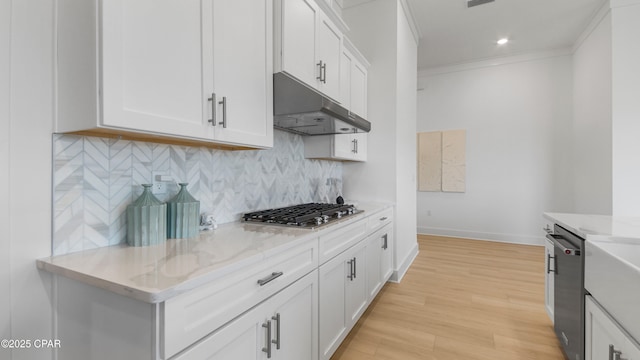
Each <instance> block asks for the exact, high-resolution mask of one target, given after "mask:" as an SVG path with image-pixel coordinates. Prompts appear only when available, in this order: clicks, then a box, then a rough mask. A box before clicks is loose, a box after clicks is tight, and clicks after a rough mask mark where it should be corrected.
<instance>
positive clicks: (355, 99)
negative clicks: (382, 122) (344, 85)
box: [349, 61, 368, 118]
mask: <svg viewBox="0 0 640 360" xmlns="http://www.w3.org/2000/svg"><path fill="white" fill-rule="evenodd" d="M350 72H351V74H350V78H349V80H350V84H351V86H350V88H349V90H350V92H351V94H350V99H351V102H350V106H349V109H350V110H351V112H352V113H355V114H358V115H360V116H361V117H363V118H367V74H368V71H367V69H366V68H365V67H364V66H363V65H362V64H360V63H358V62H356V61H354V62H353V66H352V67H351V71H350Z"/></svg>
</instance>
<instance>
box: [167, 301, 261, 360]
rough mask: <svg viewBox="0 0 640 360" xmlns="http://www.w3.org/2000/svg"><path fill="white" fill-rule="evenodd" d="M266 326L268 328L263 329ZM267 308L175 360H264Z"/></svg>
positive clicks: (215, 335) (212, 336)
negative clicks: (265, 314) (265, 310)
mask: <svg viewBox="0 0 640 360" xmlns="http://www.w3.org/2000/svg"><path fill="white" fill-rule="evenodd" d="M263 325H264V326H263ZM266 326H267V322H266V320H265V319H264V306H258V307H256V308H254V309H253V310H250V311H249V312H247V313H245V314H244V315H242V316H240V317H239V318H237V319H236V320H234V321H232V322H230V323H229V324H227V325H226V326H224V327H222V328H221V329H219V330H217V331H216V332H215V333H214V334H213V335H210V336H209V337H207V338H205V339H204V340H203V341H202V342H200V343H199V344H197V345H195V346H193V347H191V348H189V349H188V350H187V351H185V352H184V353H182V354H180V355H178V356H177V357H176V358H174V359H175V360H205V359H206V360H229V359H243V360H262V359H266V356H264V352H263V351H262V347H266V346H267V344H266V342H267V341H268V338H267V335H268V331H267V328H266Z"/></svg>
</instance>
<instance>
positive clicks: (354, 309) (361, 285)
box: [345, 241, 369, 328]
mask: <svg viewBox="0 0 640 360" xmlns="http://www.w3.org/2000/svg"><path fill="white" fill-rule="evenodd" d="M365 245H366V242H364V241H362V242H360V243H359V244H358V245H355V246H354V247H353V248H351V249H350V250H348V251H346V252H345V254H346V255H347V265H350V266H351V267H353V275H352V276H351V277H350V278H347V282H346V298H345V303H346V306H345V309H346V315H347V324H348V326H349V328H351V327H352V326H353V325H355V323H356V321H358V318H360V315H362V313H364V311H365V309H366V308H367V303H368V299H369V297H368V294H367V281H366V280H367V279H366V277H367V276H366V273H367V259H366V256H365V254H366V249H365ZM349 261H351V263H350V264H349Z"/></svg>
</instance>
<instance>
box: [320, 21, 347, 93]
mask: <svg viewBox="0 0 640 360" xmlns="http://www.w3.org/2000/svg"><path fill="white" fill-rule="evenodd" d="M317 41H318V45H317V51H318V56H317V61H318V63H319V64H320V69H319V71H320V73H319V78H320V79H319V84H318V89H319V90H320V91H321V92H323V93H324V94H326V95H327V96H329V97H330V98H332V99H334V100H339V99H340V62H341V59H342V33H341V32H340V30H339V29H338V28H337V27H336V26H335V25H334V24H333V23H332V22H331V20H329V18H328V17H327V16H326V15H325V14H324V13H321V16H320V23H319V27H318V40H317Z"/></svg>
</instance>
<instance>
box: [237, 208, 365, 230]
mask: <svg viewBox="0 0 640 360" xmlns="http://www.w3.org/2000/svg"><path fill="white" fill-rule="evenodd" d="M360 212H362V210H358V209H356V207H355V206H354V205H349V204H322V203H308V204H302V205H294V206H288V207H283V208H278V209H269V210H262V211H256V212H251V213H247V214H244V216H243V218H244V221H251V222H256V223H265V224H273V225H286V226H297V227H302V228H309V229H313V228H316V227H318V226H322V225H326V224H328V223H330V222H332V221H336V220H338V219H342V218H343V217H346V216H350V215H354V214H358V213H360Z"/></svg>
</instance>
